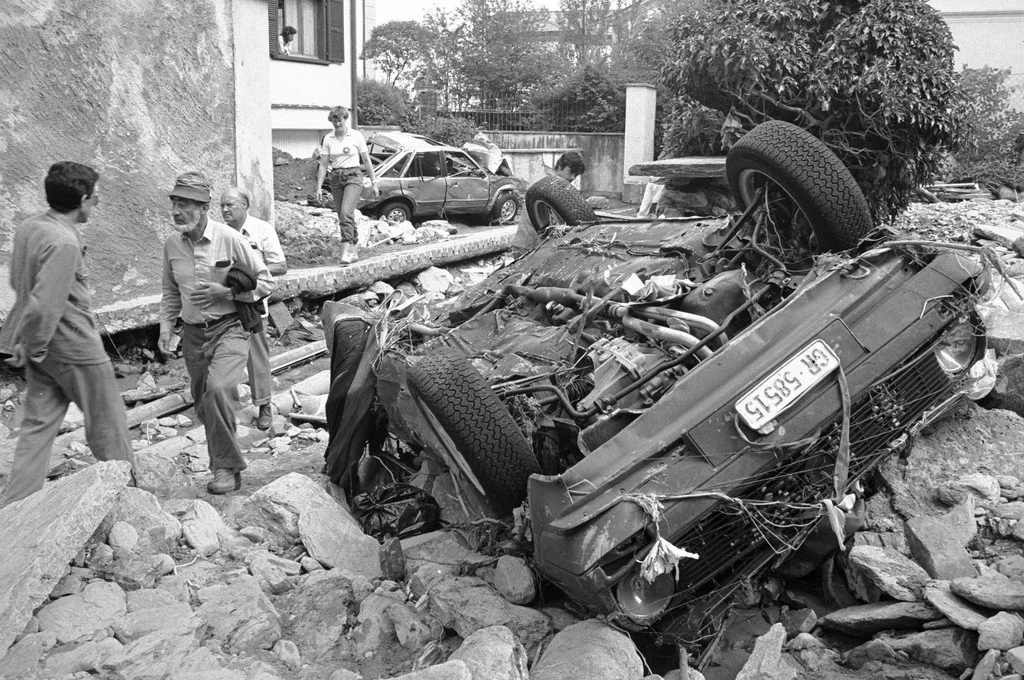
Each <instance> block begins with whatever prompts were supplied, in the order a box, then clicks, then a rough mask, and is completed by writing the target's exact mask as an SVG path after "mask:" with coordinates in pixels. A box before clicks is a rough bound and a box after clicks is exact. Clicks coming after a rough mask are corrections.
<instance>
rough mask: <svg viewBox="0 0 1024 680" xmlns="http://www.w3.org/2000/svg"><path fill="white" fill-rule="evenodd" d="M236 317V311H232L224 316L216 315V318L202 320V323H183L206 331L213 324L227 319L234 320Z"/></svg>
mask: <svg viewBox="0 0 1024 680" xmlns="http://www.w3.org/2000/svg"><path fill="white" fill-rule="evenodd" d="M237 319H238V313H237V312H235V313H232V314H225V315H224V316H218V317H217V318H216V319H210V320H208V321H203V322H202V323H187V322H186V324H185V325H186V326H192V327H193V328H198V329H200V330H204V331H206V330H209V329H211V328H213V327H214V326H217V325H220V324H222V323H226V322H228V321H235V320H237Z"/></svg>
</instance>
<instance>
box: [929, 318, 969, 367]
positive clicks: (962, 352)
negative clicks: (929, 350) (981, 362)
mask: <svg viewBox="0 0 1024 680" xmlns="http://www.w3.org/2000/svg"><path fill="white" fill-rule="evenodd" d="M977 350H978V336H977V335H976V330H975V327H974V324H973V323H971V322H970V320H968V319H965V320H963V321H960V322H959V323H956V324H954V325H953V326H951V327H950V329H949V330H948V331H947V332H946V334H945V335H944V336H942V338H941V339H940V340H939V342H938V344H936V345H935V350H934V351H935V358H936V359H938V361H939V366H941V367H942V370H944V371H945V372H946V373H948V374H949V375H958V374H960V373H962V372H963V371H965V370H967V369H968V368H969V367H970V365H971V363H973V362H974V359H975V355H976V353H977Z"/></svg>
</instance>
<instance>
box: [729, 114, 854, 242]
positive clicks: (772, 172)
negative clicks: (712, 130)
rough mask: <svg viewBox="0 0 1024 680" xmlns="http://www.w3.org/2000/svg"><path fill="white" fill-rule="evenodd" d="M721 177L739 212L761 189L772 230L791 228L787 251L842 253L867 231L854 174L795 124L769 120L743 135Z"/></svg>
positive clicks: (818, 141) (730, 151)
mask: <svg viewBox="0 0 1024 680" xmlns="http://www.w3.org/2000/svg"><path fill="white" fill-rule="evenodd" d="M726 174H727V176H728V178H729V186H730V188H731V189H732V192H733V195H734V196H735V197H736V200H737V201H738V202H739V205H740V207H741V208H742V209H746V208H747V207H748V206H749V205H750V204H751V202H753V200H754V197H755V195H756V194H757V191H758V189H760V188H762V187H763V188H765V189H766V191H767V196H766V199H767V201H768V203H769V204H770V205H772V206H773V209H772V215H773V217H772V223H773V224H774V226H775V228H776V230H779V227H780V225H784V224H787V223H788V224H789V225H790V229H789V230H788V232H789V233H788V237H789V241H790V243H789V245H790V246H791V247H796V248H797V249H803V248H806V249H807V250H809V251H810V252H812V253H820V252H829V251H836V250H847V249H849V248H853V247H854V246H856V245H857V243H858V242H859V241H860V240H861V239H862V238H863V237H864V236H865V235H866V234H867V233H868V232H869V231H871V228H872V220H871V211H870V209H869V208H868V202H867V200H866V199H865V198H864V194H863V193H862V192H861V190H860V187H858V186H857V182H856V181H855V180H854V178H853V175H851V174H850V171H849V170H847V168H846V166H844V165H843V163H842V161H840V160H839V158H838V157H837V156H836V155H835V154H834V153H832V152H831V151H830V150H829V148H828V147H827V146H825V144H824V143H823V142H822V141H821V140H819V139H818V138H817V137H815V136H814V135H812V134H810V133H809V132H807V131H806V130H803V129H801V128H799V127H797V126H795V125H791V124H789V123H786V122H783V121H780V120H772V121H768V122H766V123H762V124H761V125H758V126H757V127H756V128H754V129H753V130H751V131H750V132H748V133H747V134H746V135H744V136H743V137H742V138H741V139H740V140H739V141H738V142H736V144H734V145H733V147H732V148H731V149H730V150H729V154H728V156H727V158H726ZM785 204H789V209H788V214H786V213H787V207H786V205H785ZM775 207H780V208H781V211H776V210H775ZM780 212H781V214H777V213H780ZM782 231H787V230H785V229H783V230H782ZM801 232H802V233H801Z"/></svg>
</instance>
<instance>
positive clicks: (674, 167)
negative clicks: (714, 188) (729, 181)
mask: <svg viewBox="0 0 1024 680" xmlns="http://www.w3.org/2000/svg"><path fill="white" fill-rule="evenodd" d="M629 174H630V175H631V176H633V177H686V178H690V179H701V178H721V177H725V156H685V157H683V158H666V159H664V160H660V161H650V162H647V163H637V164H636V165H633V166H630V168H629Z"/></svg>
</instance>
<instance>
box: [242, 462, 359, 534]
mask: <svg viewBox="0 0 1024 680" xmlns="http://www.w3.org/2000/svg"><path fill="white" fill-rule="evenodd" d="M339 508H340V506H339V505H338V502H337V501H336V500H334V499H333V498H331V496H330V494H328V493H327V492H326V491H324V490H323V489H322V488H321V487H320V486H319V485H318V484H317V483H316V482H314V481H313V480H312V479H310V478H309V477H307V476H305V475H301V474H299V473H297V472H290V473H288V474H287V475H284V476H283V477H280V478H278V479H276V480H274V481H273V482H271V483H270V484H267V485H266V486H264V487H262V488H260V489H257V490H256V491H255V492H253V494H252V495H251V496H250V497H249V498H248V499H246V500H245V501H244V502H243V503H242V505H241V507H240V508H239V509H238V511H237V512H236V513H235V515H234V517H233V519H234V521H235V522H236V524H238V525H241V526H246V525H249V526H258V527H262V528H264V529H266V530H267V531H268V532H269V535H270V537H271V540H273V541H274V542H275V543H276V544H278V545H280V546H281V547H290V546H291V545H293V544H295V543H297V542H298V541H299V540H300V535H299V517H300V516H301V515H303V514H305V513H308V512H310V511H312V510H327V511H331V510H335V511H337V510H338V509H339ZM331 516H332V517H343V518H344V519H343V520H342V521H347V522H350V523H351V524H354V525H355V526H356V527H358V526H359V525H358V524H357V523H356V522H355V520H353V519H352V518H351V517H349V516H347V515H345V514H344V513H341V514H340V515H338V514H333V515H331Z"/></svg>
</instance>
